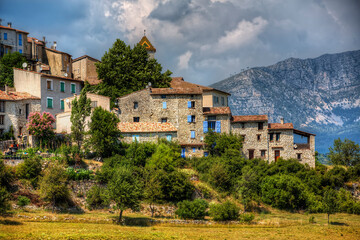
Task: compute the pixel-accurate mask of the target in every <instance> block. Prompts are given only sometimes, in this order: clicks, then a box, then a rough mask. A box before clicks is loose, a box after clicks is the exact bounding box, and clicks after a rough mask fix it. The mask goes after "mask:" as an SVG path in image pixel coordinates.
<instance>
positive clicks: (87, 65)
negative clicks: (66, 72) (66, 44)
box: [72, 55, 101, 85]
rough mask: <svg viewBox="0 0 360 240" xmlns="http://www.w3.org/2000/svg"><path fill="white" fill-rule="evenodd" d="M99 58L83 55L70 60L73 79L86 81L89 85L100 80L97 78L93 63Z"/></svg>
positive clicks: (95, 83)
mask: <svg viewBox="0 0 360 240" xmlns="http://www.w3.org/2000/svg"><path fill="white" fill-rule="evenodd" d="M97 62H100V61H99V60H97V59H95V58H92V57H90V56H88V55H84V56H81V57H78V58H75V59H73V60H72V74H73V78H74V79H81V80H83V81H88V82H89V83H90V85H97V84H99V83H100V82H101V81H100V80H99V79H98V75H97V72H96V66H95V63H97Z"/></svg>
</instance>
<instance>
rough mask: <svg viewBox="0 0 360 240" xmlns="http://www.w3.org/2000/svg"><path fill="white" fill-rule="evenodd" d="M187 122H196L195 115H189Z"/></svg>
mask: <svg viewBox="0 0 360 240" xmlns="http://www.w3.org/2000/svg"><path fill="white" fill-rule="evenodd" d="M187 120H188V122H189V123H194V122H195V115H188V116H187Z"/></svg>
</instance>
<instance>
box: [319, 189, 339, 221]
mask: <svg viewBox="0 0 360 240" xmlns="http://www.w3.org/2000/svg"><path fill="white" fill-rule="evenodd" d="M338 205H339V204H338V198H337V192H336V191H335V190H334V189H332V188H328V189H327V190H326V191H325V193H324V198H323V207H324V212H325V213H326V214H327V216H328V224H329V223H330V214H334V213H335V212H336V211H337V209H338Z"/></svg>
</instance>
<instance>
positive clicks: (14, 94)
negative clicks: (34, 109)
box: [0, 90, 40, 101]
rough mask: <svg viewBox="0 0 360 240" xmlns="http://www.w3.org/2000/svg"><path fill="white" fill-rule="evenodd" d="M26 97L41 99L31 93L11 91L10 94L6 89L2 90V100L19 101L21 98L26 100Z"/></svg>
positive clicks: (0, 92)
mask: <svg viewBox="0 0 360 240" xmlns="http://www.w3.org/2000/svg"><path fill="white" fill-rule="evenodd" d="M26 99H33V100H40V98H38V97H35V96H33V95H31V94H29V93H26V92H13V91H10V92H9V93H8V94H6V92H5V91H1V90H0V100H6V101H19V100H26Z"/></svg>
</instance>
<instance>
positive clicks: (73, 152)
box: [60, 144, 80, 166]
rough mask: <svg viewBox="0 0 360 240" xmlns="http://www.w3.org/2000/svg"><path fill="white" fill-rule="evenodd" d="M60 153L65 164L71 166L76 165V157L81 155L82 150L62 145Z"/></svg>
mask: <svg viewBox="0 0 360 240" xmlns="http://www.w3.org/2000/svg"><path fill="white" fill-rule="evenodd" d="M60 153H61V154H62V156H63V159H64V160H65V163H66V164H67V165H69V166H71V165H75V163H76V157H77V156H79V155H80V150H79V148H78V147H77V146H67V145H65V144H63V145H61V147H60Z"/></svg>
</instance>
